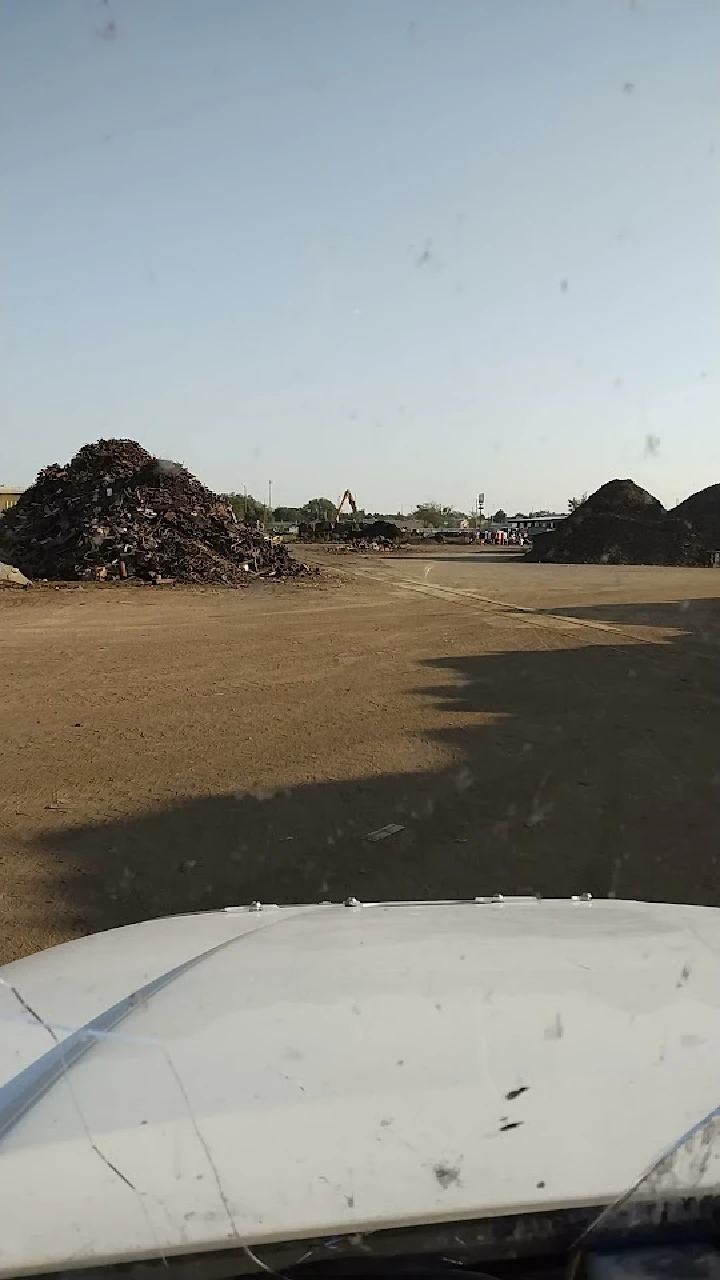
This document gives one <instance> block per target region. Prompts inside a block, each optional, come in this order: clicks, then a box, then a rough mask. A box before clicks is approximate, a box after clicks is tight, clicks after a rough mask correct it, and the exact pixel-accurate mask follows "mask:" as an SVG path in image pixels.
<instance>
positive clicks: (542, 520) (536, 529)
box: [498, 512, 567, 537]
mask: <svg viewBox="0 0 720 1280" xmlns="http://www.w3.org/2000/svg"><path fill="white" fill-rule="evenodd" d="M566 517H567V512H561V513H559V514H558V513H557V512H551V513H550V515H547V516H511V517H510V519H509V520H506V521H505V523H504V524H503V525H502V526H498V527H502V528H503V529H507V531H508V533H524V534H526V535H528V536H529V537H532V536H533V534H535V533H549V531H550V530H551V529H555V528H556V527H557V525H559V524H560V521H561V520H565V519H566Z"/></svg>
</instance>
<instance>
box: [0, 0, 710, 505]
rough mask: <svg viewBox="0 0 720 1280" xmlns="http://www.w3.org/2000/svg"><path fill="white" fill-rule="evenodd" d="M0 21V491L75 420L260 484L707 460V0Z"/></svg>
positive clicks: (498, 498) (387, 3) (229, 479)
mask: <svg viewBox="0 0 720 1280" xmlns="http://www.w3.org/2000/svg"><path fill="white" fill-rule="evenodd" d="M1 14H2V25H1V29H0V46H1V49H2V52H1V55H0V57H1V64H0V80H1V82H2V84H1V90H0V92H1V94H2V101H1V102H0V115H1V117H2V124H1V134H0V164H1V170H0V171H1V173H2V187H3V192H2V196H1V197H0V200H1V208H2V227H1V235H0V252H1V255H2V259H1V270H2V281H1V285H2V334H1V335H0V340H1V341H2V370H1V371H0V372H1V374H2V402H1V408H2V417H3V426H2V443H1V445H0V484H3V483H4V484H10V483H22V482H29V481H31V480H32V479H33V477H34V475H35V472H36V471H37V469H38V468H39V467H40V466H42V465H44V464H46V463H47V462H50V461H53V460H65V459H67V458H69V457H70V456H71V455H72V454H73V453H74V452H75V450H76V449H77V448H78V447H79V446H80V445H81V444H83V443H84V442H85V441H87V440H90V439H96V438H97V437H98V436H100V435H123V436H131V437H134V438H136V439H138V440H139V441H141V443H143V444H144V445H145V446H146V447H147V448H149V449H151V450H152V451H153V452H156V453H159V454H161V455H163V456H168V457H173V458H178V459H180V460H182V461H183V462H185V463H186V465H188V466H189V467H190V468H191V469H192V470H193V471H195V472H196V473H197V474H198V475H199V476H200V477H201V478H202V479H203V480H205V481H206V482H207V483H208V484H210V485H211V486H213V487H214V488H242V486H243V484H246V485H247V486H248V488H249V490H250V491H251V492H254V493H256V494H257V495H258V496H263V495H264V494H265V493H266V492H267V481H268V479H269V478H271V479H272V480H273V500H274V502H276V503H281V502H282V503H286V502H287V503H295V502H298V501H303V500H305V499H306V498H308V497H310V496H314V495H316V494H319V493H323V494H327V495H329V496H331V497H337V496H339V494H340V493H341V492H342V490H343V489H344V488H345V486H346V485H349V486H350V487H351V488H352V489H353V490H354V492H355V493H356V495H357V497H358V499H359V501H360V502H361V503H362V504H363V505H365V506H367V507H369V508H372V509H378V508H383V509H389V510H395V509H396V508H397V507H398V506H399V505H400V504H403V506H404V508H405V510H407V509H408V508H409V507H410V506H411V505H412V504H414V503H415V502H417V501H418V500H424V499H431V498H437V499H440V500H442V501H443V502H448V503H453V504H455V505H459V506H461V507H463V508H465V509H468V508H469V506H470V504H471V503H472V500H473V495H474V494H475V493H476V492H477V491H478V490H484V491H485V493H486V495H487V502H488V504H489V505H490V506H491V507H493V508H494V507H495V506H498V505H502V506H504V507H506V508H508V509H509V510H510V511H514V510H516V509H527V508H528V507H545V506H547V507H558V508H560V509H564V507H565V503H566V499H567V497H568V495H569V494H571V493H579V492H581V491H582V490H584V489H588V490H592V489H593V488H595V487H597V486H598V485H599V484H601V483H602V482H603V481H605V480H607V479H610V478H611V477H613V476H632V477H634V478H635V479H636V480H638V481H639V483H641V484H643V485H645V486H646V487H648V488H649V489H651V490H652V491H653V492H654V493H655V494H657V496H658V497H660V498H661V500H662V501H664V502H666V503H672V502H674V501H675V500H676V499H678V498H682V497H685V496H686V495H687V494H688V493H689V492H691V491H692V490H693V489H696V488H700V487H702V486H704V485H706V484H709V483H712V482H715V481H720V432H719V431H718V426H719V424H720V415H719V413H718V409H719V407H720V391H719V385H718V364H719V361H718V354H719V353H720V252H719V249H718V245H719V243H720V242H719V241H718V235H717V233H718V229H719V228H720V221H719V220H718V213H719V211H720V198H719V197H720V182H719V179H718V162H719V159H720V77H718V75H717V65H718V55H719V54H720V5H718V3H717V0H634V2H633V0H108V3H104V2H103V0H2V4H1ZM649 436H650V437H656V438H657V440H659V444H652V443H651V447H650V449H648V447H647V444H646V441H647V438H648V437H649Z"/></svg>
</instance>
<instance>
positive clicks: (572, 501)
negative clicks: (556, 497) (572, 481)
mask: <svg viewBox="0 0 720 1280" xmlns="http://www.w3.org/2000/svg"><path fill="white" fill-rule="evenodd" d="M583 502H587V489H586V490H585V492H584V494H583V496H582V498H568V511H577V509H578V507H581V506H582V504H583Z"/></svg>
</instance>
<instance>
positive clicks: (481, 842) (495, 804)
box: [0, 548, 720, 960]
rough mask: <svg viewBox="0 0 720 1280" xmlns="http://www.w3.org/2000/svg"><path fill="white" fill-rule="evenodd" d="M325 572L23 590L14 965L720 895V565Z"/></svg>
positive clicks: (7, 811)
mask: <svg viewBox="0 0 720 1280" xmlns="http://www.w3.org/2000/svg"><path fill="white" fill-rule="evenodd" d="M320 558H321V559H324V561H325V563H326V564H331V565H332V566H334V568H333V570H332V571H331V573H330V576H329V577H327V578H325V579H324V580H323V581H321V582H320V583H319V584H317V585H314V584H313V585H311V584H305V585H298V586H294V585H288V586H278V587H271V586H269V585H266V586H258V587H257V588H253V589H250V590H247V591H232V590H213V589H187V590H186V589H178V588H172V587H169V588H158V589H153V588H132V587H122V586H118V587H111V588H105V587H101V586H99V587H97V588H93V587H87V588H84V589H79V588H68V589H54V588H49V587H38V588H34V589H33V590H31V591H28V592H27V593H15V592H12V591H5V592H3V593H2V595H0V685H1V687H2V704H1V705H2V719H1V721H0V723H1V725H2V731H1V733H0V762H1V766H2V774H1V776H2V793H1V794H0V922H1V926H2V927H1V929H0V935H1V938H2V948H1V957H2V959H3V960H8V959H11V958H14V957H16V956H18V955H22V954H24V953H26V952H28V951H32V950H35V949H38V948H40V947H45V946H49V945H51V944H53V943H55V942H58V941H61V940H63V939H66V938H69V937H72V936H76V935H77V934H79V933H82V932H88V931H92V930H96V929H102V928H108V927H112V926H115V925H118V924H123V923H127V922H129V921H134V920H138V919H142V918H144V917H147V916H151V915H160V914H167V913H172V912H178V911H195V910H204V909H207V908H210V907H216V906H221V905H226V904H229V903H238V902H247V901H251V900H253V899H260V900H264V901H280V902H288V901H315V900H318V899H324V898H333V899H342V898H344V897H346V896H347V895H349V894H354V895H356V896H357V897H359V898H364V899H366V900H369V899H377V898H408V897H410V898H426V897H467V896H473V895H476V894H491V893H495V892H500V893H505V894H511V893H534V892H538V893H542V894H546V895H556V894H559V895H566V894H570V893H582V892H583V891H591V892H592V893H593V894H596V895H605V894H608V893H614V894H617V895H618V896H621V897H646V898H661V899H666V900H674V901H691V902H705V903H715V904H717V903H720V876H719V875H718V872H719V870H720V862H719V859H720V663H719V662H718V654H719V644H720V601H719V600H718V599H717V598H716V597H717V596H718V595H719V594H720V573H716V572H713V571H712V570H687V569H685V570H683V569H643V568H611V567H609V566H590V567H584V566H572V567H566V566H554V565H528V564H525V563H523V562H522V561H519V560H517V559H515V558H513V557H512V556H509V555H507V554H505V555H503V554H502V553H500V554H488V553H484V552H478V551H476V550H468V551H461V550H459V549H458V550H455V549H447V548H438V549H437V550H435V549H433V550H432V551H426V550H425V549H424V548H420V549H418V550H417V551H411V552H409V553H396V554H394V555H392V556H389V557H381V556H372V555H368V556H355V555H353V556H346V557H344V558H340V557H337V556H333V555H332V554H331V553H325V554H324V555H321V556H320ZM338 569H339V571H340V575H341V578H340V580H337V578H336V576H335V575H336V573H337V570H338ZM388 823H397V824H398V825H400V826H401V827H402V830H400V831H399V832H396V833H395V834H393V835H391V836H389V837H388V838H387V839H383V840H380V841H372V840H368V838H367V836H368V834H369V833H371V832H373V831H376V830H377V829H378V828H382V827H384V826H385V825H386V824H388Z"/></svg>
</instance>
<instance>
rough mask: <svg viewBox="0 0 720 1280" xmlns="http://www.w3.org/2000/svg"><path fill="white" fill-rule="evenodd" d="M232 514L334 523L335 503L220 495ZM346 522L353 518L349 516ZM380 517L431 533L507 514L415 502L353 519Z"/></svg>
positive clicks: (574, 504)
mask: <svg viewBox="0 0 720 1280" xmlns="http://www.w3.org/2000/svg"><path fill="white" fill-rule="evenodd" d="M220 496H221V497H222V498H223V499H224V500H225V502H227V503H228V504H229V505H230V506H231V507H232V509H233V511H234V512H235V515H236V516H237V518H238V520H247V521H250V522H251V523H254V522H255V521H256V520H260V521H261V522H264V521H265V520H266V519H267V518H268V514H269V515H270V518H271V519H272V521H273V522H274V523H276V524H311V523H314V522H316V521H330V520H334V519H335V514H336V511H337V503H335V502H333V501H332V499H331V498H310V499H309V501H308V502H306V503H305V504H304V505H303V506H302V507H273V510H272V512H270V513H268V508H267V504H266V503H264V502H261V501H260V500H259V499H258V498H254V497H253V496H252V494H249V493H248V494H244V493H223V494H221V495H220ZM586 498H587V493H584V494H583V495H582V497H581V498H569V499H568V510H569V511H575V510H576V509H577V508H578V507H579V506H580V504H581V503H582V502H584V501H585V499H586ZM348 514H349V518H353V519H354V518H355V517H354V516H352V515H351V514H350V513H348ZM549 515H552V512H550V511H545V510H543V511H527V512H525V511H516V512H515V515H514V516H513V519H514V520H529V519H532V518H533V517H534V516H549ZM381 516H389V518H390V519H396V520H400V519H406V520H414V521H416V522H417V524H418V525H427V526H429V527H430V528H432V529H442V528H447V527H452V526H453V525H454V526H459V525H460V524H461V523H462V522H463V521H464V520H467V521H468V523H469V524H470V525H471V526H472V527H474V528H481V527H482V526H483V525H484V524H487V523H488V521H489V522H490V523H491V524H504V523H505V521H506V520H507V519H508V513H507V512H506V511H505V510H504V508H503V507H498V509H497V511H495V512H494V514H493V515H491V516H489V517H488V516H485V515H483V514H482V513H480V514H477V515H468V514H467V513H466V512H464V511H456V510H455V508H454V507H451V506H445V505H443V503H441V502H419V503H418V505H417V506H416V507H415V509H414V511H411V512H410V513H409V514H408V515H407V516H401V514H400V512H399V511H396V512H394V513H392V514H391V513H388V512H382V511H366V510H365V509H364V508H358V510H357V518H358V519H360V520H373V519H375V520H377V519H379V518H380V517H381Z"/></svg>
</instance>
